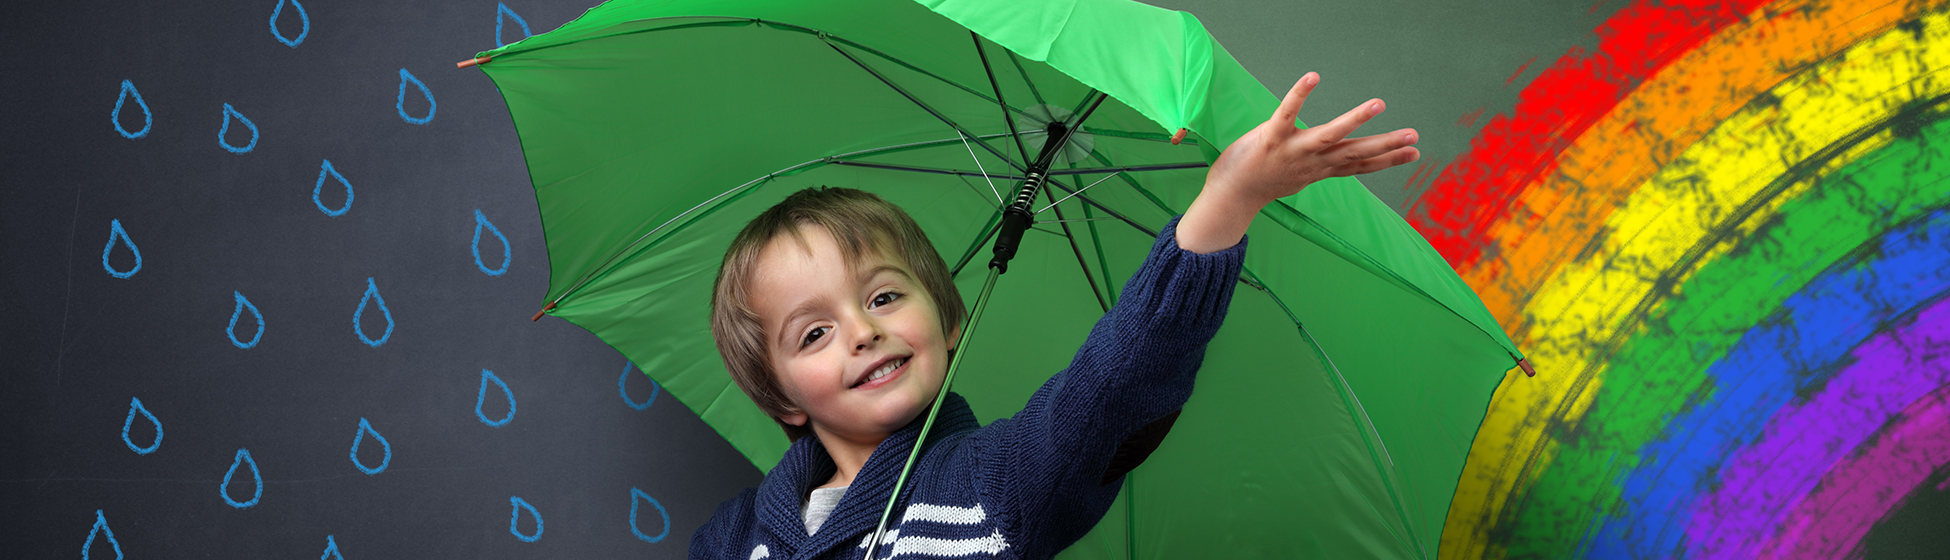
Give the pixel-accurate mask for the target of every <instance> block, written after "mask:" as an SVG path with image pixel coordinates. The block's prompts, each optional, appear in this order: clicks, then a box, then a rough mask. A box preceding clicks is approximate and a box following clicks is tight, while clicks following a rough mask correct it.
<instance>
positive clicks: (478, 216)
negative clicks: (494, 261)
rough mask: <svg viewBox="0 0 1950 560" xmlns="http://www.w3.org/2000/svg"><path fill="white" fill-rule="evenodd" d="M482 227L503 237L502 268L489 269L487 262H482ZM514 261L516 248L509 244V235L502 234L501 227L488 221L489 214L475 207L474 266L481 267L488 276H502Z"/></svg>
mask: <svg viewBox="0 0 1950 560" xmlns="http://www.w3.org/2000/svg"><path fill="white" fill-rule="evenodd" d="M482 229H486V230H487V232H488V233H492V234H494V236H495V237H497V238H500V239H501V268H495V269H489V268H488V267H487V264H486V263H483V262H481V230H482ZM514 262H515V256H514V248H513V247H510V246H509V245H508V236H506V235H501V228H497V227H494V224H493V223H490V222H488V219H487V216H486V215H484V214H482V213H481V209H479V208H475V209H474V266H478V267H481V272H486V273H487V275H488V276H500V275H503V274H507V273H508V265H509V264H512V263H514Z"/></svg>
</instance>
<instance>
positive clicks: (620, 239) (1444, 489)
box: [470, 0, 1521, 558]
mask: <svg viewBox="0 0 1950 560" xmlns="http://www.w3.org/2000/svg"><path fill="white" fill-rule="evenodd" d="M476 62H478V63H480V67H481V68H482V70H484V71H485V72H486V73H487V75H488V76H489V77H490V78H492V79H493V80H494V83H495V85H496V87H498V88H499V89H500V91H501V93H502V95H503V97H504V98H505V100H506V101H507V103H508V108H509V113H510V114H511V116H512V117H513V119H514V122H515V126H516V129H517V130H518V132H519V134H520V136H521V144H522V149H523V153H524V156H525V157H526V158H527V163H528V169H529V174H530V178H531V180H532V181H533V183H534V186H535V192H536V197H537V200H538V201H539V206H540V209H541V218H542V223H543V226H544V230H545V234H546V237H547V245H548V251H549V266H550V283H549V293H548V295H547V298H546V302H547V303H548V305H549V306H550V308H549V311H548V312H549V313H551V314H553V315H556V316H558V317H561V318H564V319H567V320H569V321H571V322H573V323H575V324H576V325H579V326H581V327H583V328H585V329H588V330H589V331H591V332H593V333H595V334H596V335H597V336H599V337H601V338H602V339H603V340H604V341H606V342H607V343H609V344H610V345H611V346H613V347H615V348H616V349H618V350H619V351H621V352H622V353H624V354H625V355H626V356H628V357H629V358H630V359H631V360H633V361H635V362H636V363H637V365H638V366H640V367H641V368H642V370H643V371H644V372H645V373H647V374H649V375H650V376H651V377H653V378H655V379H656V380H657V381H658V382H659V383H661V384H662V385H663V386H664V387H665V388H666V389H668V390H669V391H670V392H671V393H672V394H673V395H675V396H676V397H677V398H678V399H680V400H682V401H683V402H684V403H685V404H686V405H688V406H689V407H690V408H691V409H692V410H693V411H695V412H696V413H697V414H698V415H699V416H700V417H701V418H702V419H703V420H704V421H705V422H706V423H708V424H710V425H711V426H712V427H714V428H715V429H717V430H718V432H719V433H721V434H723V435H724V437H725V438H726V439H727V440H729V441H730V442H731V443H732V445H733V446H735V447H736V448H738V449H739V450H740V451H742V452H743V453H744V454H745V455H746V456H747V457H749V458H750V459H751V460H752V462H753V463H754V464H756V465H758V466H759V467H760V468H761V469H769V468H770V467H771V466H772V465H774V464H775V463H776V462H777V461H778V459H779V457H780V456H781V455H782V454H783V453H784V451H785V449H786V448H787V446H788V445H789V442H788V441H787V440H786V438H785V437H783V435H782V433H781V432H780V430H779V429H778V427H777V426H776V425H775V424H774V423H773V422H772V421H771V419H769V418H767V417H766V416H765V415H764V414H763V413H761V412H759V410H758V409H757V407H756V406H755V405H754V404H752V402H751V400H750V399H748V398H746V397H745V395H744V394H743V393H741V392H740V391H739V390H738V388H737V386H736V385H735V384H734V383H733V382H732V380H731V378H730V376H729V375H727V374H726V373H725V371H724V366H723V363H722V362H721V361H720V358H719V356H718V355H717V353H716V349H715V347H714V346H713V344H712V340H711V337H710V334H709V333H710V326H709V305H708V302H709V299H710V293H711V285H712V282H713V280H714V278H715V276H716V272H717V266H718V263H719V260H720V259H721V258H722V256H723V253H724V250H725V248H726V247H727V246H729V244H730V241H731V238H732V237H733V236H734V235H735V234H736V233H737V232H738V230H739V228H740V227H742V226H743V225H744V223H745V222H746V221H747V220H749V219H750V218H751V217H752V216H755V215H757V214H758V213H759V212H760V211H762V210H763V209H765V208H767V207H769V206H771V205H772V204H774V203H776V202H778V201H779V200H781V199H783V198H784V197H785V196H786V195H788V194H790V193H792V192H794V191H797V190H799V189H802V188H806V187H811V186H819V185H829V186H845V187H851V188H858V189H862V190H867V191H870V192H873V193H875V194H878V195H879V196H881V197H883V198H885V199H887V200H889V201H891V202H893V203H895V204H897V205H900V206H901V207H902V208H903V209H905V210H906V211H907V212H908V213H909V214H911V215H913V217H914V218H915V220H916V221H917V222H919V223H920V224H921V226H922V227H923V229H924V230H925V231H926V233H927V235H928V237H929V238H930V239H931V240H932V241H933V242H934V244H935V246H936V248H937V249H938V250H939V251H940V253H941V255H942V257H943V258H944V259H945V260H947V261H948V263H949V264H950V266H952V267H955V268H956V270H957V271H958V274H957V276H956V279H957V283H958V285H959V287H960V289H961V290H962V292H963V293H964V294H973V293H975V292H976V291H977V290H978V289H979V288H980V286H981V284H982V282H983V281H984V272H983V270H982V268H983V266H984V263H985V262H986V261H987V258H988V255H987V247H986V246H985V240H986V239H987V238H988V236H989V235H990V234H991V232H992V230H993V229H994V226H995V224H996V221H997V216H998V207H999V206H1000V205H1001V199H1002V198H1004V197H1006V196H1008V193H1010V192H1011V191H1012V190H1013V189H1014V187H1015V186H1016V185H1017V184H1018V183H1019V181H1020V180H1021V178H1022V174H1023V171H1022V170H1023V169H1024V168H1025V167H1027V164H1026V163H1025V161H1024V160H1026V159H1030V158H1033V157H1034V156H1035V154H1037V153H1038V151H1039V150H1040V149H1041V147H1042V145H1043V144H1044V143H1045V142H1047V141H1049V139H1050V137H1051V135H1049V134H1047V133H1046V132H1045V131H1046V128H1045V127H1046V126H1047V124H1048V123H1051V122H1057V123H1064V122H1068V121H1071V120H1073V119H1074V118H1075V117H1076V116H1077V115H1078V114H1079V113H1084V112H1086V111H1087V109H1088V108H1089V107H1092V106H1094V107H1095V109H1094V111H1088V112H1089V115H1090V116H1089V118H1088V119H1087V121H1085V122H1083V123H1082V124H1081V126H1080V127H1077V128H1076V129H1075V132H1074V133H1073V134H1072V135H1070V136H1069V139H1068V141H1067V142H1066V144H1064V145H1063V146H1062V147H1061V150H1060V152H1059V155H1058V156H1057V158H1056V164H1055V165H1054V166H1053V167H1052V168H1051V173H1052V179H1051V181H1050V188H1049V189H1048V191H1047V192H1046V194H1045V195H1044V197H1043V198H1041V199H1039V202H1038V203H1037V204H1036V208H1037V209H1043V208H1044V207H1045V206H1049V205H1051V204H1052V203H1054V207H1052V208H1049V209H1048V210H1047V211H1044V212H1039V213H1038V214H1037V220H1038V221H1039V223H1038V224H1037V225H1036V226H1035V227H1033V228H1032V230H1031V231H1030V232H1028V233H1027V236H1026V237H1025V239H1024V240H1023V243H1022V247H1021V249H1020V252H1019V253H1018V255H1017V256H1016V258H1015V260H1014V261H1013V263H1012V264H1011V265H1010V267H1009V272H1010V274H1008V276H1007V277H1006V278H1003V279H1002V280H1001V282H999V283H998V284H997V286H996V288H995V290H994V295H993V299H992V301H991V302H990V304H989V306H988V309H987V313H986V315H985V316H984V317H983V318H982V321H981V324H980V325H979V326H978V327H977V328H978V329H979V330H978V331H977V332H976V333H975V334H974V335H973V336H974V339H973V347H972V348H971V349H970V351H969V352H968V354H967V355H966V356H964V357H963V363H962V364H961V371H962V372H963V374H962V375H961V376H959V377H958V378H957V379H956V381H955V384H954V390H955V391H956V392H957V393H960V394H961V395H963V396H964V397H966V398H967V400H968V402H969V404H970V406H971V407H973V408H974V409H975V412H976V414H977V416H978V417H980V419H981V420H982V421H983V422H988V421H992V420H994V419H997V418H1000V417H1004V416H1007V415H1010V414H1013V413H1014V412H1016V411H1017V410H1020V409H1021V407H1022V405H1023V404H1024V403H1025V402H1026V401H1027V400H1028V398H1029V396H1030V394H1031V393H1032V392H1033V391H1034V390H1035V389H1036V387H1038V386H1040V385H1041V384H1042V383H1043V382H1044V381H1045V380H1047V379H1048V378H1049V376H1050V375H1051V374H1053V373H1055V372H1056V371H1058V370H1059V369H1061V368H1062V367H1064V366H1065V365H1066V364H1067V363H1068V362H1069V359H1070V358H1071V356H1072V355H1073V354H1074V352H1075V351H1076V348H1077V347H1078V345H1079V344H1081V343H1082V341H1083V339H1084V337H1085V335H1086V334H1087V333H1088V332H1089V329H1090V327H1091V325H1092V324H1093V323H1094V322H1095V321H1096V319H1097V318H1098V317H1100V316H1101V315H1102V314H1103V312H1104V309H1105V306H1108V305H1114V304H1115V302H1116V300H1117V298H1118V296H1119V293H1118V290H1119V289H1120V288H1121V285H1122V283H1123V280H1124V279H1125V278H1128V277H1129V276H1130V274H1131V273H1132V272H1133V271H1134V270H1136V268H1137V266H1138V265H1139V263H1140V262H1142V260H1143V258H1144V256H1145V254H1146V250H1147V249H1148V248H1149V246H1150V243H1151V240H1152V239H1153V238H1154V237H1155V234H1156V232H1157V228H1159V227H1160V226H1162V225H1163V224H1164V223H1165V222H1166V221H1167V220H1168V219H1169V218H1170V217H1171V216H1173V215H1176V214H1178V213H1181V212H1182V211H1183V209H1184V208H1186V207H1187V206H1188V205H1189V204H1190V203H1191V201H1192V199H1193V198H1194V197H1195V196H1196V195H1197V193H1198V191H1199V188H1200V187H1201V186H1202V184H1203V180H1204V177H1205V169H1204V167H1205V165H1206V164H1208V163H1209V162H1210V161H1211V160H1212V159H1214V158H1216V157H1217V155H1218V153H1219V151H1220V150H1221V149H1223V148H1224V147H1225V146H1226V145H1228V144H1229V143H1230V142H1232V141H1233V140H1234V139H1236V138H1238V137H1239V136H1240V135H1242V134H1244V133H1246V132H1247V131H1248V130H1251V129H1252V127H1254V126H1255V125H1257V124H1258V123H1260V122H1262V121H1264V120H1265V118H1266V116H1267V115H1270V114H1272V111H1273V109H1274V107H1276V106H1277V105H1278V100H1277V99H1276V98H1275V97H1274V96H1273V95H1272V94H1271V93H1270V92H1268V91H1267V90H1266V88H1265V87H1264V86H1262V85H1261V84H1260V83H1259V82H1258V81H1257V80H1256V79H1254V78H1253V77H1252V76H1251V75H1250V74H1248V73H1246V71H1245V70H1244V69H1243V68H1241V67H1240V66H1239V64H1238V63H1237V62H1236V61H1234V60H1233V59H1232V57H1231V55H1229V54H1227V53H1226V52H1225V50H1224V49H1223V48H1222V47H1220V46H1219V45H1218V43H1217V42H1216V41H1214V40H1212V38H1211V37H1210V35H1208V34H1207V33H1206V32H1205V30H1204V28H1203V26H1201V25H1200V24H1199V23H1198V21H1197V19H1196V18H1193V17H1192V16H1191V15H1189V14H1184V13H1180V12H1174V11H1169V10H1162V9H1158V8H1154V7H1150V6H1145V5H1142V4H1137V3H1133V2H1127V1H1123V0H1076V1H1074V2H1067V3H1062V2H1050V3H1032V2H1014V1H1004V0H947V1H932V0H931V1H926V2H922V3H914V2H911V1H906V0H837V1H823V2H801V1H776V0H771V1H768V0H746V1H729V2H728V1H723V0H709V1H702V0H700V1H664V2H655V3H651V2H610V3H607V4H603V5H601V6H598V7H596V8H593V9H591V10H590V11H589V12H588V13H587V14H584V15H583V16H582V17H581V18H578V19H577V20H575V21H573V22H570V23H568V24H567V25H564V26H562V27H561V28H560V29H557V30H555V31H552V32H549V33H546V34H542V35H537V36H534V37H531V38H528V39H526V40H523V41H521V42H519V43H515V44H512V45H508V46H506V47H503V48H500V49H496V50H493V51H487V52H484V53H480V54H479V55H478V58H476V59H475V60H474V61H470V63H476ZM1175 133H1182V134H1183V135H1184V140H1183V142H1182V143H1178V142H1173V141H1172V137H1173V136H1174V134H1175ZM1018 141H1020V142H1021V143H1022V145H1023V146H1022V147H1020V148H1019V147H1017V145H1016V143H1017V142H1018ZM991 185H992V186H991ZM1079 191H1081V192H1079ZM1072 194H1074V196H1071V195H1072ZM1066 197H1067V198H1066ZM1248 234H1249V235H1250V236H1251V237H1252V249H1251V250H1250V251H1249V252H1248V256H1247V260H1246V272H1245V274H1244V275H1243V276H1242V279H1241V281H1242V282H1245V283H1246V284H1247V285H1248V286H1250V287H1251V288H1252V289H1242V290H1240V291H1239V293H1238V295H1237V296H1235V298H1234V300H1233V309H1232V310H1231V311H1230V314H1229V317H1228V320H1227V323H1226V325H1225V327H1224V329H1222V330H1221V331H1220V332H1219V335H1218V337H1217V338H1216V339H1215V340H1214V341H1213V342H1212V344H1211V346H1210V349H1209V351H1208V354H1207V358H1206V361H1205V366H1204V369H1203V370H1202V371H1203V373H1202V374H1201V375H1200V380H1199V384H1198V389H1197V391H1196V393H1195V394H1194V395H1193V397H1192V399H1191V401H1190V403H1189V404H1187V405H1186V408H1185V411H1184V414H1183V415H1182V416H1181V417H1180V418H1179V420H1178V422H1177V424H1176V426H1175V427H1174V428H1173V433H1172V435H1171V436H1170V437H1168V438H1167V439H1166V440H1165V441H1164V443H1163V445H1162V446H1160V448H1159V449H1158V451H1157V452H1156V453H1155V454H1153V455H1152V456H1151V458H1150V459H1149V460H1148V461H1147V462H1146V463H1145V465H1144V466H1143V467H1141V468H1139V469H1137V470H1136V471H1134V472H1133V473H1132V474H1131V476H1130V477H1128V479H1127V481H1126V487H1125V489H1124V491H1125V493H1124V494H1123V495H1122V496H1121V497H1120V498H1119V500H1120V503H1119V504H1117V505H1114V506H1113V507H1112V510H1111V513H1110V514H1109V515H1108V516H1107V517H1106V518H1105V520H1104V522H1102V523H1100V524H1099V526H1098V528H1097V529H1096V530H1095V531H1094V532H1093V533H1092V534H1091V535H1090V536H1088V537H1086V538H1085V539H1084V540H1083V541H1080V542H1079V543H1078V544H1077V545H1075V546H1073V547H1071V548H1070V549H1069V550H1068V551H1066V552H1065V553H1064V554H1065V556H1066V557H1078V558H1082V557H1131V556H1145V557H1178V556H1184V555H1186V554H1194V553H1201V552H1209V551H1212V550H1226V551H1227V553H1228V554H1236V555H1246V556H1250V555H1252V553H1253V552H1254V551H1259V552H1260V553H1262V554H1265V555H1269V556H1279V557H1291V556H1293V554H1294V551H1295V550H1300V551H1306V552H1310V553H1312V554H1315V555H1321V556H1335V557H1340V556H1381V557H1433V556H1434V554H1435V548H1436V543H1437V542H1438V538H1439V536H1440V531H1441V527H1442V524H1443V516H1444V514H1445V513H1446V511H1447V509H1448V504H1449V499H1450V496H1451V495H1452V494H1453V492H1454V489H1455V485H1456V480H1457V477H1458V475H1459V473H1460V472H1461V469H1462V464H1463V459H1464V457H1465V454H1466V453H1467V450H1468V449H1469V444H1470V440H1471V438H1472V437H1473V435H1474V434H1475V431H1476V428H1477V425H1478V424H1479V423H1480V421H1481V419H1482V417H1483V413H1484V410H1485V408H1486V407H1487V405H1488V402H1489V398H1490V395H1491V392H1492V391H1493V390H1494V388H1495V386H1496V384H1497V383H1498V381H1499V380H1500V379H1501V378H1502V373H1503V372H1504V371H1505V370H1507V369H1508V368H1509V367H1511V366H1512V365H1513V363H1514V362H1515V360H1517V359H1519V358H1520V357H1521V354H1519V353H1518V352H1517V351H1516V349H1515V348H1514V347H1513V346H1512V345H1511V344H1510V342H1509V340H1508V338H1507V337H1506V336H1505V335H1504V334H1503V332H1502V331H1501V329H1500V328H1499V327H1498V326H1497V325H1496V323H1495V321H1494V319H1492V318H1491V317H1490V315H1489V314H1488V312H1487V311H1486V310H1485V309H1484V308H1483V306H1482V304H1481V303H1480V301H1479V300H1478V299H1477V298H1476V295H1475V294H1474V293H1473V292H1471V291H1470V290H1469V288H1468V287H1467V286H1465V285H1463V284H1462V283H1461V281H1460V280H1459V279H1457V277H1456V275H1455V273H1454V272H1453V271H1451V270H1450V269H1449V268H1448V266H1447V265H1446V264H1444V263H1443V261H1442V260H1441V259H1440V257H1439V256H1437V254H1436V253H1435V252H1434V251H1433V250H1432V249H1430V248H1429V246H1428V244H1427V243H1426V242H1425V241H1424V240H1423V239H1422V238H1421V237H1420V236H1419V235H1418V234H1416V233H1415V232H1414V231H1413V230H1412V229H1410V228H1409V227H1408V226H1407V224H1406V223H1404V222H1403V221H1402V220H1401V219H1400V218H1399V217H1398V216H1397V215H1396V214H1395V213H1394V212H1393V211H1392V210H1390V209H1389V208H1388V207H1387V206H1386V205H1384V204H1382V203H1381V202H1380V201H1379V200H1376V199H1375V198H1374V197H1373V196H1372V195H1370V194H1369V193H1368V192H1367V190H1366V189H1365V188H1364V187H1362V186H1361V185H1360V184H1359V183H1358V182H1356V181H1354V180H1352V179H1332V180H1327V181H1322V182H1320V183H1317V184H1315V185H1313V186H1311V187H1309V188H1307V189H1306V190H1304V191H1302V192H1301V193H1300V194H1298V195H1295V196H1293V197H1289V198H1287V199H1283V200H1281V201H1279V202H1278V203H1275V204H1274V205H1272V206H1269V207H1268V208H1266V210H1265V211H1264V212H1263V213H1262V219H1259V220H1256V221H1255V223H1254V225H1253V227H1252V229H1251V230H1250V231H1249V233H1248ZM1303 325H1304V328H1302V326H1303ZM1215 547H1216V548H1215Z"/></svg>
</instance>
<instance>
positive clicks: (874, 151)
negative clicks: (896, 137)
mask: <svg viewBox="0 0 1950 560" xmlns="http://www.w3.org/2000/svg"><path fill="white" fill-rule="evenodd" d="M1008 135H1009V133H1007V132H997V133H995V134H984V135H981V136H976V137H975V139H976V140H977V141H980V140H987V139H990V138H1001V137H1003V136H1008ZM957 141H960V142H963V143H967V142H968V137H967V136H956V137H954V138H942V139H940V140H927V141H923V142H908V143H906V144H895V145H892V146H881V147H878V148H867V149H865V150H854V151H851V152H847V153H844V154H839V155H836V156H833V159H846V158H853V157H866V156H877V155H880V154H883V153H890V152H900V151H906V150H910V149H915V148H932V147H935V146H941V145H953V144H954V143H955V142H957Z"/></svg>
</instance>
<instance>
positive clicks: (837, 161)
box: [826, 159, 1022, 196]
mask: <svg viewBox="0 0 1950 560" xmlns="http://www.w3.org/2000/svg"><path fill="white" fill-rule="evenodd" d="M826 163H830V164H833V165H846V166H852V167H869V168H873V169H886V170H889V171H911V172H915V173H930V174H934V175H960V176H964V177H994V178H997V179H1012V180H1017V181H1020V180H1022V176H1021V175H990V174H988V173H986V172H978V171H966V170H961V169H942V168H939V167H922V166H918V165H900V164H894V163H879V162H872V161H856V160H844V159H833V160H831V161H827V162H826ZM997 196H1001V195H1000V194H997Z"/></svg>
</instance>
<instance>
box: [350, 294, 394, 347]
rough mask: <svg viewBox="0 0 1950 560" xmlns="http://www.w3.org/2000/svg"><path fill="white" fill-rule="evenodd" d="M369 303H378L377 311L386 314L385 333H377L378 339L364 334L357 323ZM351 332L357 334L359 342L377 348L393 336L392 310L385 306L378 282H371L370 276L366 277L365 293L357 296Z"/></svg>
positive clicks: (364, 330)
mask: <svg viewBox="0 0 1950 560" xmlns="http://www.w3.org/2000/svg"><path fill="white" fill-rule="evenodd" d="M370 303H378V304H379V312H380V313H381V314H383V315H385V316H386V333H385V334H381V335H379V340H373V339H372V337H369V336H366V329H365V327H362V326H360V325H359V318H360V317H361V316H363V315H365V313H366V305H367V304H370ZM352 332H354V333H357V334H358V335H359V341H360V342H364V343H366V345H367V346H371V347H373V348H378V347H379V345H381V344H385V343H386V339H389V338H392V337H393V310H391V309H387V308H386V298H385V296H381V295H379V284H375V283H373V281H372V278H371V277H367V278H366V295H365V297H362V298H359V310H358V311H353V312H352Z"/></svg>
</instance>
